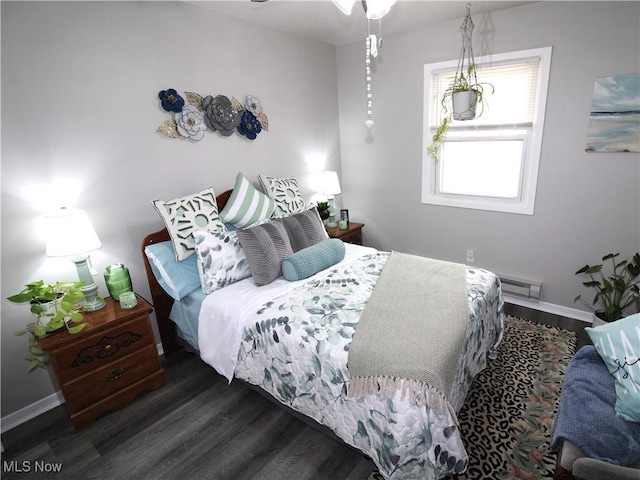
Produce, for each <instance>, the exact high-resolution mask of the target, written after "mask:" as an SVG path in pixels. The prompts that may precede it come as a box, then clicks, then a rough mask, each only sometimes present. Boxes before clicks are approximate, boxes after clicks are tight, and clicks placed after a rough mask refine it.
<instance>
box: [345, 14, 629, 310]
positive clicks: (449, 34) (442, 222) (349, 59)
mask: <svg viewBox="0 0 640 480" xmlns="http://www.w3.org/2000/svg"><path fill="white" fill-rule="evenodd" d="M402 7H403V5H402V3H398V4H397V5H396V6H394V8H398V9H400V8H402ZM460 10H461V17H462V16H464V13H465V12H464V4H461V5H460ZM472 13H473V8H472ZM639 21H640V4H639V3H638V2H539V3H535V4H531V5H528V6H524V7H518V8H511V9H506V10H502V11H499V12H495V13H492V14H487V15H482V16H477V17H474V22H475V25H476V27H475V34H474V49H475V54H476V56H480V55H484V54H497V53H502V52H509V51H516V50H525V49H530V48H537V47H545V46H551V47H553V56H552V65H551V74H550V79H549V94H548V102H547V111H546V119H545V130H544V138H543V144H542V156H541V160H540V171H539V176H538V189H537V196H536V206H535V213H534V215H532V216H528V215H515V214H506V213H496V212H485V211H478V210H469V209H462V208H452V207H441V206H433V205H423V204H422V203H421V202H420V198H421V195H420V192H421V172H422V123H423V122H422V118H423V117H422V115H423V111H422V110H423V106H422V105H423V104H422V102H423V95H422V89H423V65H424V64H425V63H431V62H439V61H445V60H451V59H455V58H457V55H458V53H459V48H460V33H459V27H460V23H461V20H457V21H453V22H447V23H440V24H436V25H429V26H428V27H425V28H424V29H420V30H414V31H411V32H408V33H404V34H398V35H387V36H385V37H384V46H383V48H382V50H381V53H380V56H379V57H378V59H377V60H376V62H375V63H374V75H373V79H372V84H373V85H372V90H373V104H374V113H373V115H374V120H375V126H374V128H373V129H372V132H371V135H369V136H368V135H367V129H366V128H365V126H364V121H365V116H366V110H365V107H366V105H365V95H364V94H365V79H364V42H362V43H359V44H350V45H346V46H343V47H339V48H338V52H337V55H338V88H339V100H340V103H339V110H340V142H341V153H342V173H343V177H344V189H343V191H344V192H345V193H344V195H343V201H344V204H345V207H347V208H349V211H350V217H351V218H352V219H354V220H357V221H361V222H364V223H365V224H366V227H365V230H364V232H363V233H364V236H365V238H366V241H367V243H369V244H371V245H372V246H375V247H379V248H384V249H396V250H401V251H406V252H410V253H417V254H422V255H426V256H431V257H435V258H439V259H444V260H450V261H456V262H463V263H464V262H465V256H466V251H467V249H474V250H475V265H477V266H480V267H485V268H488V269H491V270H493V271H495V272H498V273H503V274H507V275H512V276H516V277H522V278H526V279H531V280H538V281H542V284H543V291H542V298H541V304H540V306H541V307H542V308H543V309H545V308H546V309H549V310H555V311H558V312H560V313H569V314H572V315H573V314H575V315H574V316H578V317H581V316H584V317H588V315H586V312H584V315H583V312H582V311H580V310H577V309H582V308H584V307H581V306H580V305H579V304H574V303H573V299H574V298H575V297H576V295H577V294H578V293H586V294H587V296H586V298H592V295H591V293H590V292H588V291H586V290H585V289H583V287H582V285H581V279H580V278H578V277H576V276H575V275H574V272H575V271H576V270H578V268H580V267H582V266H583V265H584V264H585V263H598V262H599V260H600V259H601V257H602V256H603V255H604V254H606V253H609V252H621V254H622V255H624V256H625V257H626V258H629V257H630V256H631V255H632V254H633V252H636V251H638V250H639V249H640V196H639V191H640V189H639V187H638V184H639V180H640V170H639V163H640V162H639V161H638V160H639V158H640V155H638V154H637V153H615V154H604V153H585V151H584V150H585V139H586V132H587V125H588V121H589V111H590V107H591V99H592V94H593V86H594V81H595V80H596V79H597V78H599V77H607V76H611V75H623V74H638V73H639V72H640V28H638V25H639ZM383 31H384V20H383Z"/></svg>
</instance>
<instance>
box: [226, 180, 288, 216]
mask: <svg viewBox="0 0 640 480" xmlns="http://www.w3.org/2000/svg"><path fill="white" fill-rule="evenodd" d="M275 208H276V204H275V202H274V201H273V200H272V199H271V198H269V197H268V196H267V195H265V194H264V193H262V192H259V191H258V190H257V189H256V188H255V187H254V186H253V185H251V182H249V180H247V179H246V178H245V176H244V175H243V174H242V172H239V173H238V175H237V177H236V184H235V186H234V187H233V192H232V193H231V196H230V197H229V200H228V201H227V204H226V205H225V207H224V208H223V209H222V212H220V218H221V219H222V220H223V221H224V222H226V223H230V224H232V225H234V226H235V227H237V228H244V227H250V226H251V225H255V224H256V223H258V222H260V221H261V220H266V219H268V218H271V215H272V214H273V211H274V210H275Z"/></svg>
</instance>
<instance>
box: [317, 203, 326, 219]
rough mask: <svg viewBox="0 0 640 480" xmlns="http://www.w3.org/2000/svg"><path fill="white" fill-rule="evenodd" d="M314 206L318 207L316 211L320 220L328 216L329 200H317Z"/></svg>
mask: <svg viewBox="0 0 640 480" xmlns="http://www.w3.org/2000/svg"><path fill="white" fill-rule="evenodd" d="M316 208H317V209H318V213H319V214H320V218H321V219H322V220H326V219H328V218H329V202H318V203H317V204H316Z"/></svg>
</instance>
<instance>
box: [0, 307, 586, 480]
mask: <svg viewBox="0 0 640 480" xmlns="http://www.w3.org/2000/svg"><path fill="white" fill-rule="evenodd" d="M505 312H506V313H507V314H510V315H517V316H521V317H523V318H527V319H529V320H532V321H537V322H541V323H547V324H549V325H554V326H559V327H561V328H565V329H568V330H573V331H576V332H577V333H578V334H579V335H578V345H581V342H583V343H586V342H588V337H587V338H584V337H586V334H584V337H582V335H581V334H580V332H582V333H584V332H583V329H582V327H583V326H584V323H582V322H580V321H577V320H572V319H566V318H563V317H558V316H556V315H550V314H545V313H543V312H536V311H533V310H530V309H526V308H525V309H523V308H522V307H518V306H515V305H511V304H508V305H507V306H506V307H505ZM581 338H582V340H581ZM164 368H165V370H166V373H167V377H168V383H167V385H166V386H165V387H164V388H162V389H160V390H157V391H153V392H148V393H145V394H144V395H142V396H140V397H138V398H137V399H136V400H135V401H134V402H133V403H131V404H130V405H129V406H127V407H126V408H124V409H122V410H117V411H113V412H109V413H107V414H105V415H104V416H102V417H100V418H99V419H98V420H97V421H96V422H95V423H94V424H92V425H91V426H89V427H88V428H86V429H85V430H82V431H80V432H75V430H74V429H73V426H72V425H71V423H70V421H69V419H68V418H67V416H66V413H65V411H64V409H63V406H59V407H57V408H55V409H53V410H50V411H48V412H46V413H44V414H43V415H40V416H39V417H37V418H35V419H33V420H30V421H29V422H26V423H25V424H22V425H20V426H18V427H15V428H13V429H12V430H9V431H8V432H5V433H3V434H2V443H3V446H4V448H5V452H4V453H3V454H2V465H1V477H2V478H3V479H7V480H10V479H20V480H26V479H49V478H51V479H74V480H75V479H79V478H82V479H96V480H113V479H117V480H128V479H136V480H138V479H153V480H156V479H170V480H174V479H189V480H198V479H203V480H204V479H207V480H209V479H216V480H218V479H219V480H226V479H229V480H231V479H233V480H236V479H260V480H271V479H273V480H279V479H289V478H295V479H296V480H305V479H314V480H322V479H332V480H333V479H341V480H365V479H367V478H368V477H369V475H370V473H371V471H372V470H373V468H374V465H373V463H372V462H371V461H370V460H368V459H366V458H365V457H364V456H363V455H361V454H360V453H358V452H356V451H355V450H353V449H351V448H349V447H347V446H345V445H344V444H342V443H340V442H337V441H335V440H333V439H331V438H330V437H328V436H327V435H324V434H322V433H320V432H318V431H317V430H316V429H314V428H312V427H310V426H308V425H307V424H306V423H304V422H302V421H301V420H299V419H297V418H295V417H294V416H292V415H290V414H289V413H287V412H285V411H284V410H283V409H281V408H280V407H278V406H276V405H274V404H273V403H272V402H270V401H269V400H267V399H265V398H264V397H263V396H261V395H260V394H258V393H256V392H255V391H253V390H252V389H250V388H248V387H247V386H245V385H243V384H241V383H239V382H235V381H234V382H232V383H231V385H228V384H227V381H226V379H224V378H223V377H221V376H220V375H218V374H217V373H216V372H215V371H214V370H213V369H212V368H210V367H209V366H207V365H206V364H204V363H203V362H202V361H201V360H199V358H197V357H196V356H194V355H192V354H189V353H186V352H180V353H178V354H176V355H174V356H171V357H169V358H167V359H165V360H164ZM23 462H26V463H23ZM42 467H45V468H48V469H55V468H61V471H60V472H59V473H45V472H36V469H37V468H42ZM27 469H29V471H28V472H27Z"/></svg>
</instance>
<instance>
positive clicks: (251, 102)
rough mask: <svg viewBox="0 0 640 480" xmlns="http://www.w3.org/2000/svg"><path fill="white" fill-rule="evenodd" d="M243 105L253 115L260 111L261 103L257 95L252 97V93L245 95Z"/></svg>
mask: <svg viewBox="0 0 640 480" xmlns="http://www.w3.org/2000/svg"><path fill="white" fill-rule="evenodd" d="M245 107H246V108H247V110H249V111H250V112H251V113H253V115H254V116H255V117H257V116H258V115H260V114H261V113H262V103H261V102H260V99H259V98H258V97H254V96H253V95H248V96H247V101H246V103H245Z"/></svg>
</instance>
